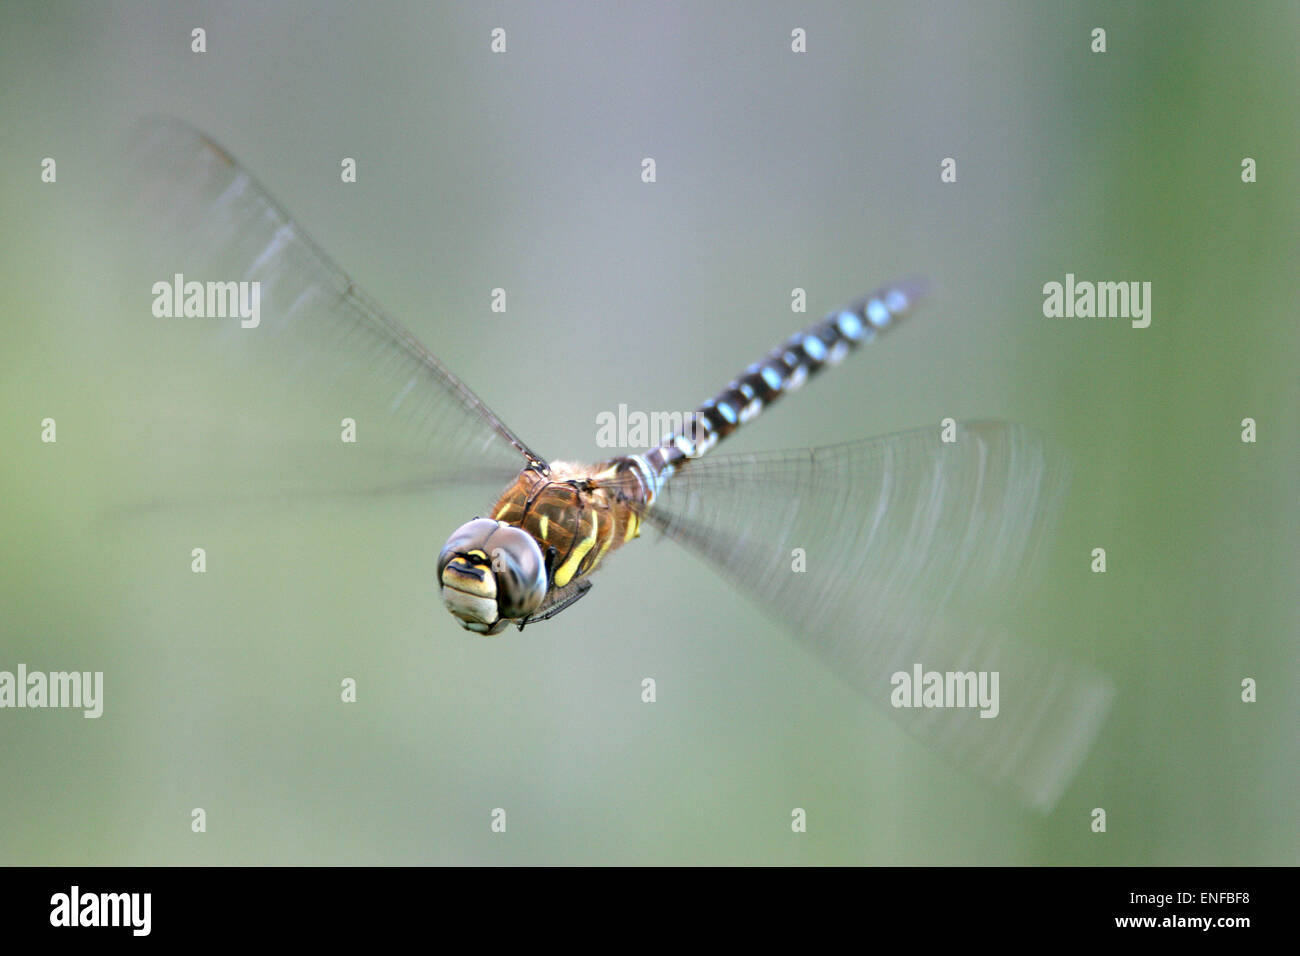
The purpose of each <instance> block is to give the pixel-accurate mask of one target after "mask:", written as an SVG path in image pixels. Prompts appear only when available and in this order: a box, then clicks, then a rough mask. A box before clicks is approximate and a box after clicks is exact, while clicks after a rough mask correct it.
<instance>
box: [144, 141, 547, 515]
mask: <svg viewBox="0 0 1300 956" xmlns="http://www.w3.org/2000/svg"><path fill="white" fill-rule="evenodd" d="M134 145H135V148H134V149H133V153H134V164H135V168H134V175H133V176H132V191H131V193H132V195H131V204H132V209H133V210H134V215H136V216H137V217H138V221H137V224H138V225H140V226H141V227H143V229H144V231H145V233H146V234H147V237H148V241H149V242H151V243H152V244H153V245H154V246H155V248H158V249H160V250H161V254H159V255H155V256H154V257H153V258H154V260H155V261H156V262H158V263H159V268H158V272H159V273H160V274H159V275H158V276H157V278H158V279H160V280H162V281H164V282H166V281H171V280H172V277H173V275H174V274H181V275H183V276H184V277H185V280H186V281H191V280H194V281H199V282H205V283H206V282H209V281H213V282H232V281H233V282H238V281H247V282H257V283H259V284H260V323H259V324H258V325H257V326H256V327H249V328H244V327H241V325H240V322H239V321H237V320H236V319H214V318H210V317H209V318H200V319H195V318H188V319H181V318H156V319H154V321H155V322H159V323H173V325H172V326H171V328H176V327H178V326H177V324H179V323H189V324H190V326H191V327H194V328H198V329H200V331H198V332H196V333H195V334H194V335H193V336H192V337H191V338H187V339H185V340H184V345H183V347H182V348H181V349H179V350H178V353H177V354H175V355H174V356H173V358H174V361H175V362H176V363H178V364H180V365H185V366H189V367H192V368H194V370H195V376H196V379H198V380H202V379H203V376H204V375H205V374H207V375H209V376H210V379H211V381H212V382H214V383H217V384H216V385H215V386H213V387H214V388H217V389H219V388H220V382H221V380H222V378H223V377H224V376H226V375H235V376H239V375H243V376H247V377H249V378H251V379H252V380H254V381H255V382H256V385H255V388H254V390H255V391H256V393H257V395H258V396H259V397H263V398H265V397H266V396H270V397H269V398H265V402H264V403H263V404H261V405H254V407H251V408H249V407H243V408H236V409H230V408H229V407H221V408H218V409H214V410H213V412H212V415H211V417H210V419H208V420H205V421H199V422H196V421H194V418H193V413H191V412H187V413H186V415H187V418H186V420H185V421H184V422H180V421H175V422H171V423H170V425H165V426H164V431H165V430H166V428H168V427H170V428H172V430H173V431H174V434H175V435H176V440H177V441H183V440H184V439H185V438H186V437H188V436H187V433H193V432H195V431H198V432H201V433H203V435H204V440H205V441H206V442H207V444H208V446H209V447H210V448H216V447H220V448H235V449H243V448H246V447H248V445H247V444H246V443H247V442H251V443H253V444H256V445H258V446H259V447H262V448H266V447H270V448H272V449H274V450H275V451H274V453H273V454H271V455H270V456H269V457H270V466H271V467H269V468H266V467H265V463H264V465H263V471H264V472H265V473H264V474H259V475H258V476H257V478H256V480H255V481H254V482H253V485H252V487H249V486H248V485H247V484H245V485H242V491H241V492H240V494H241V495H242V494H244V493H247V494H248V495H249V496H251V497H258V496H267V497H268V498H274V497H276V496H281V497H287V496H292V495H299V494H300V495H303V496H307V497H310V496H313V495H328V494H332V493H336V492H337V493H363V494H365V493H381V494H382V493H387V492H392V491H403V490H418V489H419V488H421V487H424V486H428V487H431V488H432V487H437V486H439V485H445V484H448V483H465V482H479V481H481V482H486V483H498V484H503V483H505V482H506V481H508V480H509V479H510V477H512V476H513V475H514V474H516V473H517V472H518V471H519V469H520V468H522V467H523V466H524V465H525V464H526V463H527V457H528V456H529V455H531V454H532V453H531V452H530V451H529V450H528V449H527V447H526V446H525V445H524V444H523V442H522V441H520V440H519V438H518V437H517V436H516V435H515V434H514V433H513V432H511V431H510V430H509V429H508V428H507V427H506V426H505V425H504V424H503V423H502V422H501V421H500V419H499V418H498V417H497V416H496V415H495V414H493V413H492V412H491V411H490V410H489V409H488V408H487V406H486V405H484V404H483V402H482V401H481V400H480V399H479V398H478V397H477V396H476V395H475V394H474V393H473V392H472V391H471V390H470V389H469V388H468V387H466V385H465V384H464V383H463V382H461V381H460V379H458V378H457V377H456V376H455V375H453V374H452V373H451V372H450V371H448V369H447V368H446V367H444V366H443V364H442V363H441V362H440V361H439V360H438V359H437V358H436V357H435V355H434V354H433V352H431V351H430V350H429V349H428V348H426V347H425V346H424V345H422V344H421V343H420V342H419V341H418V340H417V339H416V338H415V337H414V336H413V335H412V334H411V333H410V332H409V331H408V330H407V329H406V328H404V327H403V326H402V325H401V324H399V323H398V322H397V321H396V320H394V319H392V318H391V317H389V316H388V315H386V314H384V312H383V311H382V310H381V309H380V308H379V306H378V305H376V304H375V302H374V301H373V300H371V299H370V298H368V297H367V296H366V295H365V294H364V293H362V292H361V291H360V290H359V289H358V288H357V287H356V286H355V285H354V284H353V283H352V282H351V280H350V279H349V278H348V277H347V276H346V275H345V274H344V273H343V271H342V270H341V269H339V268H338V267H337V266H336V265H335V264H334V263H333V262H332V261H330V259H329V258H328V257H327V256H326V255H325V254H324V253H323V252H322V251H321V250H320V249H319V248H318V247H317V246H316V244H315V243H314V242H313V241H312V240H311V239H310V238H309V237H308V236H307V235H306V234H305V233H304V232H303V230H302V229H301V228H300V227H299V226H298V225H297V224H296V223H294V222H293V221H292V220H291V219H290V218H289V216H288V214H287V213H286V212H285V211H284V210H283V209H281V208H280V206H279V205H278V204H277V203H276V202H275V201H274V200H273V199H272V198H271V197H270V196H269V195H268V194H267V192H266V191H265V190H264V189H263V188H262V187H261V186H260V185H259V184H258V183H257V182H256V181H255V180H254V179H253V177H252V176H251V175H250V174H249V173H248V172H247V171H246V170H245V169H243V168H242V167H241V166H240V165H239V164H238V163H236V162H235V161H234V160H233V159H232V158H231V157H230V156H229V155H228V154H226V153H225V152H224V151H223V150H222V149H221V148H220V147H218V146H217V145H215V144H214V143H213V142H212V141H211V140H209V139H208V138H207V137H206V136H204V135H203V134H201V133H199V132H197V131H196V130H194V129H192V128H190V127H189V126H187V125H185V124H184V123H181V122H179V121H177V120H171V119H160V120H151V121H148V122H147V123H145V124H142V126H141V127H140V128H139V130H138V132H137V134H136V139H135V144H134ZM168 331H170V329H169V330H168ZM261 386H265V389H264V390H263V388H262V387H261ZM205 394H206V393H205ZM249 401H250V402H252V401H253V400H252V399H249ZM160 417H161V418H163V419H164V420H165V418H166V412H165V410H163V411H162V412H161V413H160ZM344 418H350V419H352V420H353V421H354V422H355V438H356V441H355V444H354V447H352V448H348V447H346V446H345V445H344V444H343V443H342V440H341V437H340V436H341V433H342V429H343V419H344ZM228 433H230V434H233V436H234V437H230V434H228ZM303 448H310V449H313V450H319V449H324V450H325V453H324V454H323V455H317V457H316V458H314V459H313V458H311V457H307V458H304V457H303V456H301V455H298V456H295V454H294V453H295V452H296V451H299V450H301V449H303ZM239 457H240V455H239V453H238V452H236V453H234V454H229V453H225V454H224V456H223V460H222V461H220V462H216V463H212V462H205V464H204V469H205V470H208V471H210V470H212V469H213V468H216V469H217V470H218V471H220V472H221V473H222V474H223V475H224V476H225V477H226V478H227V480H229V479H230V476H229V474H228V472H229V470H230V469H232V468H235V467H236V466H238V465H243V464H246V463H245V462H242V461H240V462H237V461H235V460H233V459H235V458H239ZM289 460H291V461H294V462H299V463H300V462H302V461H304V460H306V461H312V462H314V465H315V466H314V467H308V468H301V467H298V468H294V469H281V468H278V467H276V462H277V461H289ZM238 480H239V481H240V482H245V481H247V479H245V478H242V477H241V478H239V479H238Z"/></svg>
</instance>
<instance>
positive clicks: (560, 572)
mask: <svg viewBox="0 0 1300 956" xmlns="http://www.w3.org/2000/svg"><path fill="white" fill-rule="evenodd" d="M599 530H600V516H599V514H598V513H597V512H595V511H593V512H592V513H591V534H589V535H587V536H586V537H585V538H583V539H582V540H581V541H579V542H577V543H575V544H574V546H573V550H572V551H570V552H569V556H568V558H566V559H565V561H564V563H563V564H562V565H560V566H559V567H558V568H556V569H555V578H554V580H555V586H556V587H557V588H562V587H564V586H565V585H566V584H568V583H569V582H570V581H572V580H573V575H574V572H576V571H577V570H578V565H579V564H581V563H582V559H583V558H585V557H586V556H587V552H588V551H590V550H591V549H592V546H593V545H595V543H596V535H597V533H598V532H599Z"/></svg>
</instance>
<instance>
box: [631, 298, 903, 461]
mask: <svg viewBox="0 0 1300 956" xmlns="http://www.w3.org/2000/svg"><path fill="white" fill-rule="evenodd" d="M921 292H922V286H921V284H920V283H898V284H895V285H889V286H884V287H883V288H880V289H877V290H876V291H875V292H873V293H871V294H870V295H867V296H864V297H863V298H861V299H859V300H857V301H856V302H853V303H851V304H850V305H848V306H845V307H844V308H842V309H837V310H836V311H834V312H832V313H830V314H829V315H827V316H826V317H825V318H823V319H822V320H821V321H820V322H817V323H816V324H814V325H810V326H809V327H808V328H806V329H804V330H803V331H802V332H797V333H795V334H794V335H792V336H790V338H789V339H787V340H786V341H785V342H784V343H782V344H781V345H779V346H777V347H776V348H774V349H772V351H770V352H768V353H767V355H765V356H764V357H763V358H761V359H759V360H758V361H757V362H755V363H753V364H752V365H750V366H749V367H748V368H746V369H745V371H744V372H742V373H741V374H740V375H738V376H737V377H736V378H735V379H733V380H732V381H731V382H730V383H729V384H728V385H727V387H726V388H724V389H723V390H722V391H721V392H719V393H718V394H717V395H715V396H714V397H713V398H711V399H709V400H708V401H707V402H705V403H704V404H703V405H701V406H700V407H699V408H698V409H696V411H695V413H694V415H692V417H691V422H690V424H689V425H688V427H687V428H685V429H684V430H683V432H682V433H675V434H672V435H669V436H668V437H667V438H665V439H664V440H663V441H662V442H661V443H660V444H659V445H658V446H656V447H655V448H652V449H651V450H650V451H649V452H647V453H646V454H645V455H643V456H641V458H642V460H643V461H644V462H645V464H646V466H647V468H648V469H649V470H650V472H651V474H652V475H653V477H654V481H653V484H655V485H658V484H660V483H662V481H664V480H665V479H667V478H668V476H669V475H671V474H672V472H673V469H674V468H675V467H676V466H677V465H678V464H679V463H680V462H682V461H684V460H686V459H690V458H699V457H700V456H701V455H703V454H705V453H707V452H708V451H709V450H710V449H711V448H713V446H714V445H716V444H717V443H718V442H720V441H721V440H722V439H724V438H726V437H727V436H728V435H730V434H731V433H732V432H734V431H735V430H736V429H738V428H739V427H740V426H741V425H743V424H745V423H746V422H748V421H751V420H752V419H754V418H755V417H757V416H758V414H759V413H760V412H762V411H763V409H764V408H766V407H767V406H768V405H771V404H772V403H773V402H775V401H776V400H777V399H778V398H780V397H781V396H782V395H784V394H786V393H787V392H792V391H794V390H795V389H797V388H798V387H799V386H800V385H802V384H803V383H804V382H805V381H807V380H808V379H809V378H810V377H812V376H813V375H816V374H817V373H818V372H820V371H821V370H822V369H824V368H826V367H827V366H830V365H837V364H839V362H840V361H842V360H843V359H844V357H845V356H846V355H848V353H849V352H851V351H852V350H853V349H855V348H857V347H858V346H859V345H862V344H864V343H869V342H872V341H874V340H875V338H876V336H878V335H880V334H881V333H882V332H885V331H887V330H888V329H890V328H892V327H893V325H894V323H895V322H896V321H898V320H899V319H901V318H903V317H904V316H905V315H907V314H908V313H909V312H910V311H911V309H912V307H913V305H914V304H915V303H916V300H917V299H918V298H919V297H920V295H921Z"/></svg>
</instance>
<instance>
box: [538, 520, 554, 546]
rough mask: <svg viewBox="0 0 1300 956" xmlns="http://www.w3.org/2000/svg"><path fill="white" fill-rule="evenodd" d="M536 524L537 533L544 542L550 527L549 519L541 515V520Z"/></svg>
mask: <svg viewBox="0 0 1300 956" xmlns="http://www.w3.org/2000/svg"><path fill="white" fill-rule="evenodd" d="M537 524H538V532H539V533H540V534H541V536H542V540H543V541H545V540H546V531H547V529H548V528H549V527H550V526H551V519H550V518H548V517H546V515H542V517H541V520H540V521H539V522H538V523H537Z"/></svg>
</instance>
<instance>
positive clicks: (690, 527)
mask: <svg viewBox="0 0 1300 956" xmlns="http://www.w3.org/2000/svg"><path fill="white" fill-rule="evenodd" d="M1058 462H1059V459H1058V458H1056V457H1055V456H1053V455H1052V454H1051V453H1050V452H1049V450H1048V448H1047V446H1046V445H1045V443H1044V442H1043V440H1042V439H1041V438H1040V437H1039V436H1037V435H1036V434H1035V433H1034V432H1032V431H1031V430H1029V429H1026V428H1023V427H1020V426H1017V425H1011V424H1002V423H977V424H971V425H967V426H964V427H962V428H960V429H959V430H958V432H957V440H956V442H955V443H952V444H948V443H944V442H942V441H941V440H940V434H939V431H938V429H926V430H921V431H913V432H904V433H900V434H896V435H890V436H886V437H881V438H872V439H868V440H865V441H857V442H852V443H849V444H844V445H837V446H834V447H829V448H818V449H813V450H804V451H798V452H779V453H769V454H751V455H731V456H720V457H716V458H702V459H697V460H694V461H691V462H689V463H688V464H687V465H686V466H685V467H684V468H683V469H682V470H681V471H680V472H679V473H678V474H677V475H675V476H673V477H672V478H671V479H670V480H669V481H668V482H667V484H666V486H665V488H664V489H663V492H662V493H661V495H660V497H659V499H658V500H657V501H656V503H655V505H654V507H653V509H652V511H651V514H650V515H649V516H648V520H649V521H650V522H651V523H652V524H654V525H655V526H657V527H659V528H660V529H661V530H662V531H663V533H664V534H665V535H667V536H668V537H670V538H673V539H675V540H677V541H679V542H681V543H683V544H685V545H686V546H687V547H689V548H691V549H692V550H693V551H695V552H697V553H698V554H699V555H700V556H702V557H703V558H704V560H705V561H706V562H707V563H709V564H710V565H712V566H713V567H714V568H716V569H717V570H718V571H719V572H721V573H722V574H723V575H725V576H726V577H728V578H729V579H730V580H731V581H732V582H733V583H735V584H736V585H737V586H738V587H739V588H740V589H741V590H742V591H744V592H745V593H746V594H747V595H748V596H749V597H750V598H752V599H753V600H754V601H756V602H757V603H758V604H759V605H760V606H761V607H762V608H764V609H765V610H766V611H767V612H769V613H770V614H771V615H773V616H774V617H776V618H777V619H779V620H780V621H782V622H783V623H784V624H785V625H786V626H787V627H788V628H789V629H790V630H791V631H792V632H793V633H794V634H795V635H797V636H798V637H799V639H800V640H801V641H802V642H803V643H804V644H805V645H807V646H808V647H810V648H811V649H812V650H814V651H815V652H816V653H817V654H819V655H820V656H821V657H822V658H823V659H824V660H825V661H826V662H827V663H828V664H829V665H830V666H831V668H833V669H834V670H835V671H836V672H837V673H838V674H839V675H840V676H841V677H843V678H844V679H845V680H847V681H848V682H849V683H850V684H852V685H853V686H854V687H856V688H857V689H859V690H860V691H862V692H863V693H865V695H866V696H867V697H868V698H869V699H870V700H872V701H874V702H875V703H877V704H878V705H881V706H882V707H883V708H884V709H885V711H886V712H887V713H888V714H890V715H891V717H893V719H895V720H896V721H898V722H899V723H900V724H901V725H902V726H903V727H905V728H906V729H907V730H908V731H910V732H911V733H913V734H914V735H916V736H917V737H919V738H920V739H922V740H923V741H925V742H926V743H928V744H930V745H931V746H933V747H934V748H936V749H937V750H939V751H940V752H942V753H944V754H945V755H947V756H948V757H949V758H951V759H952V760H954V761H956V762H957V763H958V764H960V765H962V766H965V767H967V768H968V769H970V770H972V771H974V772H975V773H976V774H977V775H979V776H981V777H983V778H986V779H988V780H990V781H992V782H994V783H995V784H998V785H1001V786H1003V787H1006V788H1009V789H1011V790H1013V791H1014V792H1016V793H1017V794H1018V796H1019V797H1020V798H1021V799H1022V800H1023V801H1024V802H1026V803H1027V804H1028V805H1030V806H1031V807H1034V808H1036V809H1038V810H1043V811H1045V810H1047V809H1050V807H1051V806H1052V805H1053V804H1054V803H1055V801H1056V800H1057V798H1058V797H1059V795H1060V793H1061V792H1062V790H1063V789H1064V788H1065V786H1066V784H1067V783H1068V782H1069V780H1070V778H1071V777H1072V775H1073V774H1074V772H1075V771H1076V770H1077V768H1078V766H1079V764H1080V763H1081V761H1082V760H1083V758H1084V756H1085V754H1086V752H1087V750H1088V748H1089V746H1090V745H1091V742H1092V740H1093V738H1094V736H1095V734H1096V732H1097V730H1098V728H1099V725H1100V723H1101V720H1102V718H1103V717H1104V714H1105V712H1106V709H1107V707H1108V706H1109V701H1110V698H1111V696H1112V691H1111V687H1110V684H1109V682H1108V681H1107V680H1106V679H1105V678H1104V677H1102V676H1101V675H1100V674H1098V673H1096V672H1094V671H1092V670H1090V669H1088V668H1087V667H1084V666H1082V665H1078V664H1075V663H1072V662H1069V661H1067V660H1065V659H1063V658H1061V657H1059V656H1057V655H1055V654H1052V653H1050V652H1048V651H1046V650H1044V649H1042V648H1036V647H1033V646H1030V645H1027V644H1024V643H1023V642H1019V641H1017V640H1016V639H1014V638H1013V637H1012V636H1011V634H1010V632H1009V631H1008V629H1007V628H1006V626H1005V625H1006V622H1007V620H1008V618H1012V617H1014V613H1013V611H1012V610H1011V609H1012V608H1013V606H1014V604H1013V598H1014V595H1015V593H1016V592H1017V591H1018V590H1019V588H1020V586H1021V585H1022V578H1023V577H1024V575H1025V574H1026V573H1027V572H1028V571H1029V570H1030V568H1031V566H1032V565H1033V562H1034V555H1035V552H1036V550H1037V548H1038V546H1039V542H1040V540H1041V538H1042V537H1043V532H1044V530H1045V528H1046V527H1047V526H1048V525H1049V524H1050V523H1051V522H1050V518H1051V517H1052V515H1053V513H1054V512H1055V511H1056V510H1057V505H1058V503H1059V499H1060V498H1061V495H1062V492H1063V489H1064V484H1065V475H1064V473H1063V470H1062V469H1061V468H1060V467H1059V465H1058ZM797 549H798V550H797ZM801 556H802V560H804V561H806V565H805V568H806V569H805V570H797V569H798V568H799V567H800V565H799V561H800V560H801ZM917 665H920V666H921V668H922V671H923V672H930V671H935V672H948V671H952V672H963V673H964V672H970V671H976V672H979V671H986V672H998V674H999V678H998V699H999V707H998V712H997V715H996V716H995V717H987V718H985V717H980V716H979V710H978V709H974V708H971V709H958V708H948V709H939V708H933V709H927V708H924V707H922V708H896V707H894V706H893V704H892V702H891V695H892V694H894V693H895V685H894V682H893V680H892V677H893V675H895V674H896V673H900V672H901V673H904V674H906V675H908V677H909V678H910V677H912V676H913V674H914V669H915V667H916V666H917ZM989 686H990V687H991V686H992V685H989Z"/></svg>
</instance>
